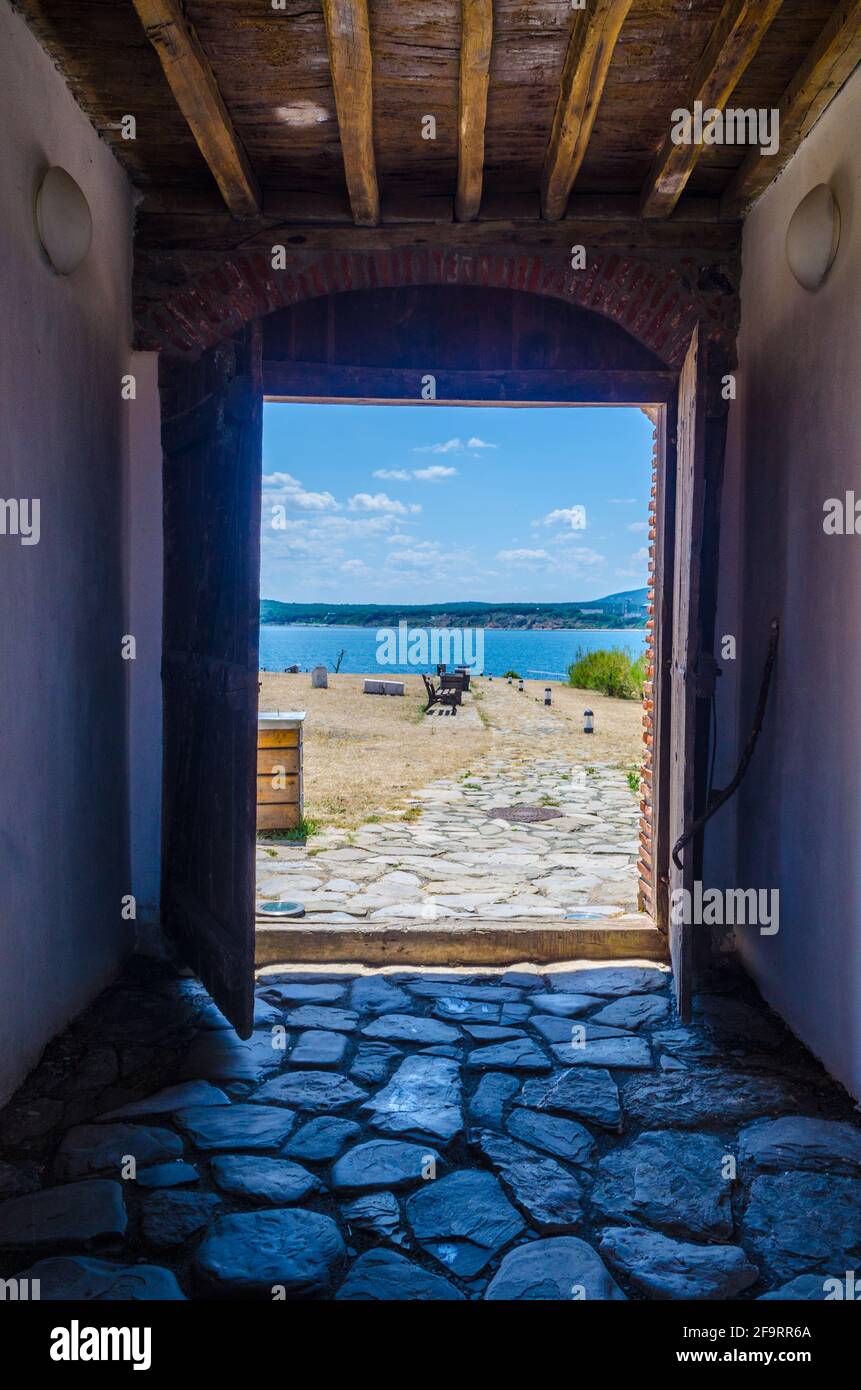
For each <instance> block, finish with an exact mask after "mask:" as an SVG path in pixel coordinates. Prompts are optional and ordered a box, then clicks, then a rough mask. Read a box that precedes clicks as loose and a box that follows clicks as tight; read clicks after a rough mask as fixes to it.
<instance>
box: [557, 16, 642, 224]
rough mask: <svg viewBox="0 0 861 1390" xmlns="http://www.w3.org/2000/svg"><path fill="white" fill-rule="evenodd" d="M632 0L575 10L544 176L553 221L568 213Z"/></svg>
mask: <svg viewBox="0 0 861 1390" xmlns="http://www.w3.org/2000/svg"><path fill="white" fill-rule="evenodd" d="M631 3H632V0H592V3H591V4H590V5H589V6H588V7H587V8H585V9H578V10H575V11H574V17H573V21H572V26H571V35H570V38H569V40H568V48H567V51H566V53H565V62H564V65H563V68H562V80H561V83H560V87H559V97H558V99H557V102H556V110H555V113H554V116H553V127H552V130H551V132H550V141H549V143H548V146H547V153H546V155H545V159H544V169H543V172H542V175H541V212H542V216H543V217H544V218H546V220H547V221H548V222H556V221H558V219H559V218H560V217H564V216H565V209H566V206H567V203H568V195H569V194H570V192H571V189H572V187H573V184H574V180H575V179H576V177H577V174H578V172H579V169H580V165H581V164H582V163H583V159H584V157H585V154H586V148H587V146H588V144H589V137H590V135H591V134H592V127H593V125H594V124H595V116H596V115H597V112H598V105H599V103H600V101H601V95H602V93H603V91H604V84H605V82H606V80H607V73H608V71H609V68H610V62H611V60H612V57H613V50H614V49H615V47H616V40H617V39H618V37H619V31H620V30H621V28H622V25H623V24H624V22H625V19H626V17H627V14H628V11H629V10H630V8H631Z"/></svg>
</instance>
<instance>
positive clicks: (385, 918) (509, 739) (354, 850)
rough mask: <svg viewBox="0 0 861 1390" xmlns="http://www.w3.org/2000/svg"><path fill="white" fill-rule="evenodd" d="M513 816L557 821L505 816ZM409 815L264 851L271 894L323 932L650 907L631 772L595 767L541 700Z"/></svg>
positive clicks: (261, 861)
mask: <svg viewBox="0 0 861 1390" xmlns="http://www.w3.org/2000/svg"><path fill="white" fill-rule="evenodd" d="M467 698H469V697H467ZM506 709H508V707H506ZM428 717H432V716H428ZM581 742H582V741H581ZM510 807H514V808H518V809H520V810H522V809H523V808H528V807H535V808H538V809H539V811H541V812H542V813H546V814H548V819H541V820H537V821H535V822H532V823H523V822H509V821H506V820H505V819H502V818H500V817H499V812H500V811H503V810H505V809H506V808H510ZM407 815H408V816H411V817H414V819H407V820H403V819H400V818H397V819H395V818H394V817H393V816H392V815H391V814H389V815H387V813H386V812H385V810H383V811H382V812H381V814H380V818H379V819H375V820H372V821H368V822H366V823H365V824H363V825H361V826H360V827H359V828H358V829H356V830H344V829H337V828H332V827H329V828H324V829H323V830H322V831H321V832H320V833H318V834H316V835H314V836H313V837H312V839H311V840H310V841H309V842H308V844H307V845H305V846H290V845H289V844H285V842H283V841H280V842H279V841H271V842H268V843H267V842H261V843H260V844H259V845H258V850H257V893H258V899H259V900H260V901H261V902H278V901H281V902H288V901H289V902H300V903H302V905H303V906H304V908H305V918H304V920H305V921H306V922H309V923H314V922H318V923H325V922H331V923H342V922H351V921H352V922H361V923H364V924H367V925H372V924H374V923H379V924H380V925H381V926H384V925H385V924H387V923H389V924H397V923H408V922H411V921H417V922H435V921H442V920H455V921H456V920H459V919H464V920H470V919H471V920H481V921H487V922H501V921H507V922H508V921H517V920H534V919H538V920H545V921H548V920H549V921H558V920H560V919H564V918H565V917H566V916H569V915H570V914H578V915H579V916H580V917H581V918H586V919H601V918H616V917H620V916H622V915H623V914H627V913H634V912H636V911H637V875H636V863H637V853H638V835H639V826H638V817H639V804H638V798H637V796H636V795H635V793H634V792H632V790H631V788H630V786H629V785H628V782H627V780H626V775H625V772H624V770H623V769H621V768H619V767H616V766H612V765H608V764H602V763H596V764H595V765H585V766H584V764H583V754H582V749H581V750H580V751H577V750H576V749H575V748H574V746H573V745H572V741H571V735H570V728H569V726H568V725H567V723H566V721H564V720H563V719H562V718H560V717H558V716H556V715H555V714H554V712H553V710H552V709H545V708H544V706H543V705H540V704H538V703H537V702H536V701H535V700H534V699H530V698H529V697H527V696H524V697H523V700H522V702H520V701H519V702H517V703H515V704H514V705H513V708H512V709H511V710H510V712H508V713H507V714H506V723H505V726H504V727H501V728H500V727H495V726H494V728H493V730H492V744H491V755H490V756H488V758H487V759H486V760H485V761H484V762H483V763H482V764H481V765H480V766H478V767H474V768H471V769H470V770H469V771H468V772H467V773H465V774H464V775H462V776H461V777H457V778H454V777H446V778H440V779H439V780H438V781H436V782H432V783H431V784H430V786H428V787H425V788H424V790H422V791H420V792H417V793H416V794H415V795H414V796H413V797H412V799H411V805H410V807H409V809H408V811H407Z"/></svg>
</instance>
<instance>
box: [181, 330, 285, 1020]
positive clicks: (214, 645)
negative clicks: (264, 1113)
mask: <svg viewBox="0 0 861 1390" xmlns="http://www.w3.org/2000/svg"><path fill="white" fill-rule="evenodd" d="M162 400H163V413H164V415H165V417H166V418H165V419H164V423H163V427H162V447H163V454H164V654H163V667H162V678H163V682H164V793H163V795H164V800H163V831H162V922H163V926H164V929H165V932H166V934H167V935H168V937H169V938H170V939H171V941H172V943H173V944H174V946H175V949H176V953H177V956H178V957H179V959H181V960H182V961H184V962H185V963H186V964H187V965H188V966H189V967H190V968H191V969H192V970H193V971H194V972H195V974H196V975H198V977H199V978H200V979H201V980H202V981H203V983H204V984H205V985H206V987H207V989H208V990H209V992H210V994H211V995H212V997H213V999H214V1000H215V1002H216V1003H217V1004H218V1006H219V1008H220V1009H221V1010H222V1011H223V1012H224V1014H225V1015H226V1016H227V1018H229V1020H230V1022H231V1023H232V1024H233V1026H234V1027H235V1028H236V1031H237V1032H238V1034H239V1036H240V1037H243V1038H244V1037H248V1036H249V1034H250V1032H251V1026H252V1018H253V1009H254V901H255V854H256V850H255V840H256V830H255V818H256V792H257V681H258V625H259V603H260V490H261V472H262V427H263V397H262V375H261V361H260V332H259V327H258V326H257V325H252V326H250V327H249V328H247V329H244V330H243V331H242V332H241V333H239V334H237V335H236V337H235V338H233V339H229V340H226V341H225V342H224V343H221V344H219V345H218V346H217V347H216V348H213V349H211V350H210V351H209V352H207V353H206V354H205V355H204V357H203V358H202V359H201V360H200V361H198V362H195V363H169V364H167V365H166V366H165V369H164V371H163V376H162Z"/></svg>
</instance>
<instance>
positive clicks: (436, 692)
mask: <svg viewBox="0 0 861 1390" xmlns="http://www.w3.org/2000/svg"><path fill="white" fill-rule="evenodd" d="M444 679H445V677H444V676H441V677H440V683H439V685H434V683H433V681H432V680H431V678H430V676H426V675H424V674H422V680H423V681H424V683H425V690H426V691H427V697H428V702H427V704H426V705H425V713H426V714H427V713H428V712H429V711H430V709H431V708H432V707H433V705H443V706H444V707H446V708H448V709H450V710H451V712H452V714H456V713H457V707H458V705H459V704H460V702H461V700H462V699H463V686H462V685H461V684H458V685H456V686H453V687H452V688H451V689H449V690H444V689H443V688H442V682H443V680H444Z"/></svg>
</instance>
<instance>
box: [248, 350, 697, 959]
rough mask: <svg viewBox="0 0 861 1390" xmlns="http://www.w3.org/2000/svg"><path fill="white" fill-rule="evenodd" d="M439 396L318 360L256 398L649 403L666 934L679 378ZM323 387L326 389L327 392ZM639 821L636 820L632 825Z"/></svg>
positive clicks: (506, 380)
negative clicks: (653, 471)
mask: <svg viewBox="0 0 861 1390" xmlns="http://www.w3.org/2000/svg"><path fill="white" fill-rule="evenodd" d="M436 375H437V381H438V385H440V384H441V385H442V386H443V387H444V389H445V396H444V398H443V399H437V400H434V401H422V400H420V399H419V392H418V389H417V387H418V383H419V380H420V375H419V373H418V372H416V371H415V370H414V369H411V370H404V369H401V368H385V367H351V366H337V365H330V364H325V363H322V364H319V363H313V364H311V363H308V364H306V363H301V362H292V361H290V362H285V361H268V360H267V359H266V358H264V361H263V398H264V401H271V402H283V403H293V404H314V405H368V406H373V405H402V406H412V407H419V406H420V407H421V408H423V409H431V410H432V409H433V408H434V406H452V405H458V406H476V407H482V406H488V405H493V406H497V407H503V408H508V409H521V410H529V409H534V408H538V407H543V408H556V407H558V408H559V409H573V408H576V407H584V406H593V407H608V406H614V407H619V408H621V407H629V408H641V407H643V406H650V407H652V408H653V410H654V419H655V428H656V432H657V439H656V445H657V448H656V450H655V462H656V494H657V495H656V499H655V501H656V506H655V569H654V580H653V586H654V612H653V614H652V620H653V649H654V669H653V676H652V682H653V701H654V722H653V745H652V767H653V772H652V777H653V781H652V830H651V846H652V855H651V860H652V875H651V877H652V882H651V889H652V892H651V914H650V915H651V917H652V920H653V922H654V924H655V926H656V927H657V928H658V930H659V931H660V932H661V933H662V935H665V936H667V935H668V933H669V891H668V886H669V863H670V849H671V845H670V843H669V841H670V832H669V776H668V772H669V751H670V738H671V728H670V700H669V673H670V653H671V647H672V630H673V567H674V562H675V554H674V552H675V545H674V530H675V467H676V416H677V397H678V385H679V372H678V371H675V370H672V369H670V368H667V369H666V370H664V371H655V372H636V373H635V372H629V371H625V370H622V369H613V368H608V369H604V370H589V371H557V370H549V371H542V372H535V371H528V370H510V371H501V370H500V371H468V370H459V371H448V372H442V371H441V372H438V373H437V374H436ZM327 386H328V387H329V389H328V390H325V388H326V387H327ZM640 824H641V826H642V824H643V821H642V818H641V822H640Z"/></svg>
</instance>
